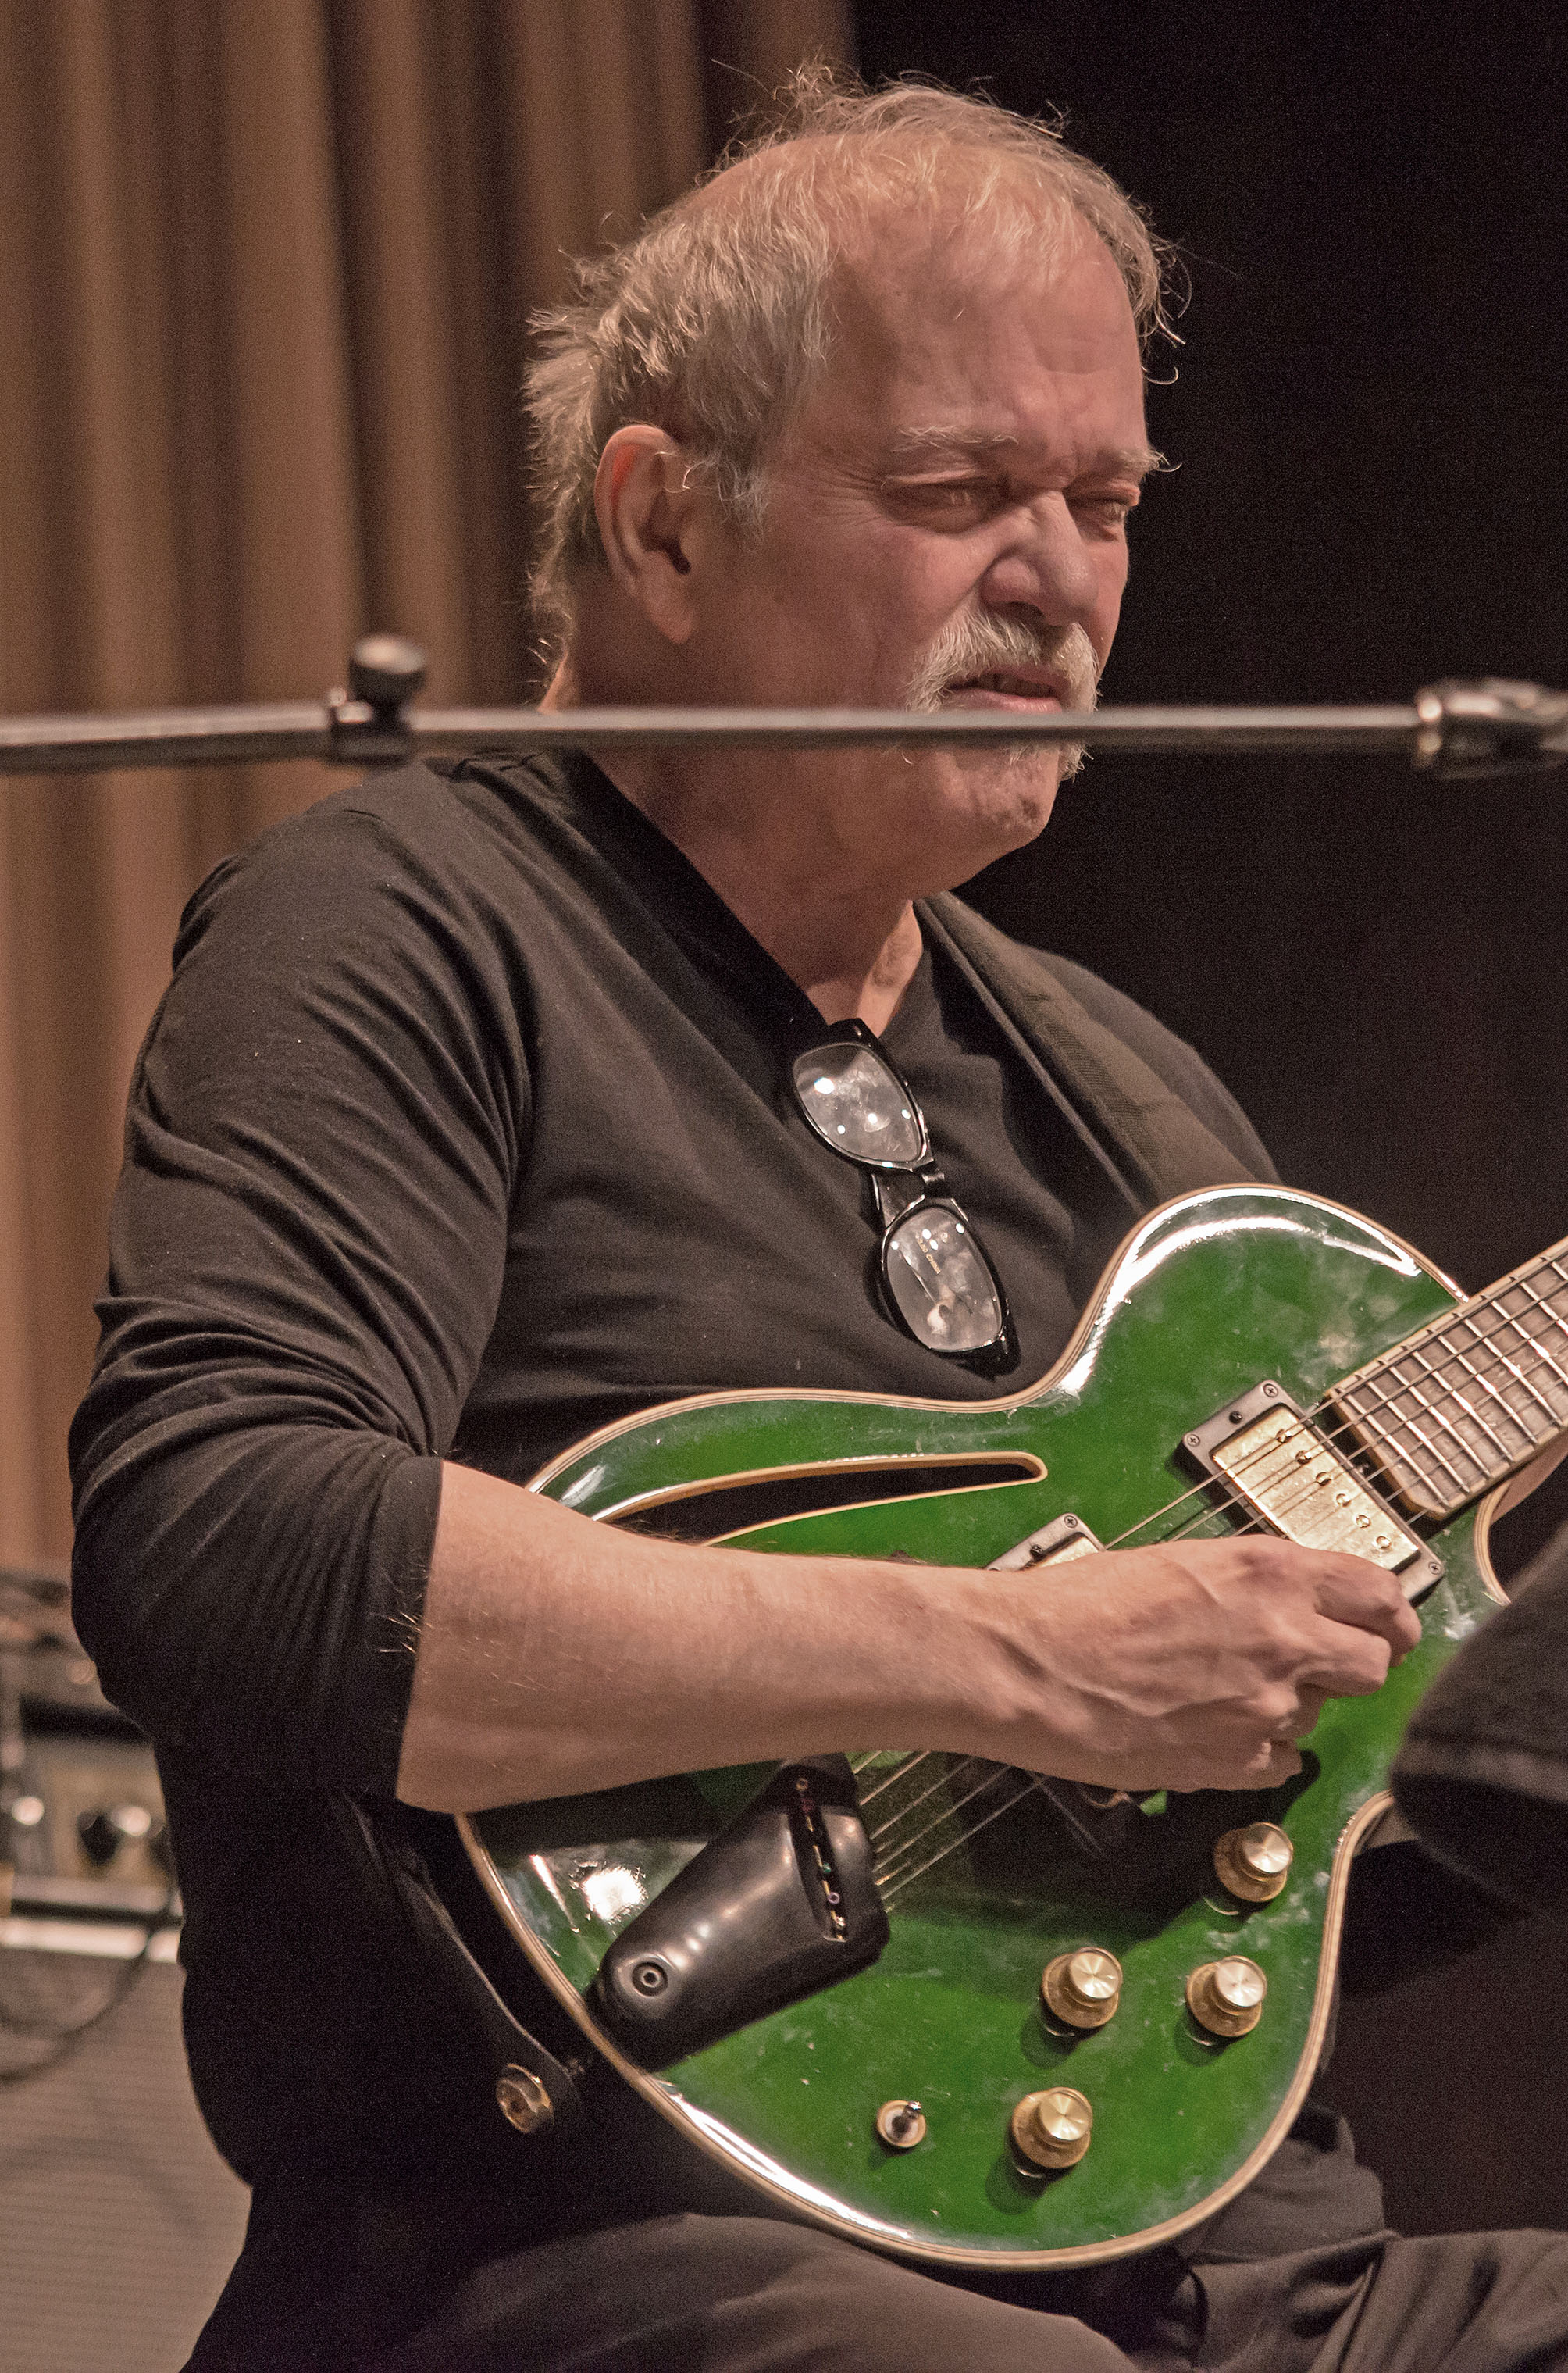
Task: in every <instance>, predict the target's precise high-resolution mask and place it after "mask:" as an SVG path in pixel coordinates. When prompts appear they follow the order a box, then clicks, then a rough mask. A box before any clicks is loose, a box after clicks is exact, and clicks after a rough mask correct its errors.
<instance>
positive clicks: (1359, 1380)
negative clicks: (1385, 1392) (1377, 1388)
mask: <svg viewBox="0 0 1568 2373" xmlns="http://www.w3.org/2000/svg"><path fill="white" fill-rule="evenodd" d="M1543 1264H1545V1265H1549V1266H1551V1268H1554V1269H1559V1271H1560V1273H1561V1270H1560V1264H1559V1261H1558V1259H1557V1257H1555V1256H1552V1255H1543V1256H1542V1260H1541V1261H1540V1262H1536V1263H1532V1265H1531V1272H1530V1273H1532V1274H1533V1272H1534V1270H1535V1269H1537V1268H1539V1267H1541V1266H1542V1265H1543ZM1523 1283H1525V1280H1524V1279H1522V1278H1510V1279H1509V1280H1508V1281H1507V1284H1506V1285H1505V1286H1503V1287H1501V1288H1496V1289H1493V1290H1494V1291H1495V1292H1508V1291H1509V1290H1510V1289H1511V1288H1512V1287H1513V1286H1515V1285H1518V1284H1523ZM1563 1283H1564V1284H1565V1285H1568V1274H1564V1275H1563ZM1536 1298H1537V1300H1538V1301H1539V1298H1540V1297H1539V1295H1538V1296H1537V1297H1536ZM1547 1306H1548V1307H1550V1304H1549V1305H1547ZM1478 1310H1484V1311H1490V1312H1492V1313H1493V1314H1494V1315H1495V1316H1496V1318H1497V1320H1498V1327H1497V1328H1495V1329H1488V1328H1487V1327H1482V1326H1481V1324H1480V1322H1479V1320H1478V1318H1477V1316H1476V1312H1477V1311H1478ZM1553 1315H1554V1316H1555V1315H1558V1314H1556V1313H1553ZM1457 1320H1462V1321H1463V1322H1464V1324H1465V1325H1467V1326H1468V1327H1469V1328H1470V1329H1471V1331H1472V1332H1473V1333H1474V1335H1475V1337H1476V1338H1477V1340H1478V1341H1479V1342H1482V1343H1485V1342H1488V1341H1490V1340H1491V1337H1492V1334H1493V1332H1497V1331H1501V1328H1502V1327H1504V1326H1512V1325H1513V1324H1514V1323H1515V1321H1514V1319H1513V1316H1512V1314H1511V1313H1509V1312H1507V1311H1505V1310H1504V1308H1503V1306H1502V1304H1501V1303H1500V1302H1496V1301H1489V1300H1488V1299H1487V1297H1486V1295H1484V1294H1477V1295H1476V1296H1475V1297H1474V1298H1473V1300H1472V1301H1471V1302H1469V1303H1462V1304H1461V1305H1460V1306H1459V1308H1458V1309H1457V1310H1451V1311H1449V1312H1448V1313H1447V1315H1446V1316H1445V1317H1440V1318H1434V1319H1432V1320H1431V1321H1429V1323H1428V1325H1427V1327H1424V1328H1423V1330H1422V1331H1421V1334H1420V1335H1418V1336H1417V1337H1416V1338H1414V1339H1415V1340H1416V1341H1418V1342H1419V1341H1422V1340H1424V1339H1425V1338H1427V1337H1428V1336H1436V1335H1440V1334H1441V1333H1442V1332H1443V1330H1444V1328H1445V1327H1452V1326H1453V1325H1454V1324H1455V1322H1456V1321H1457ZM1559 1324H1560V1325H1562V1327H1564V1329H1565V1331H1568V1319H1562V1318H1560V1319H1559ZM1410 1350H1411V1342H1409V1341H1407V1342H1404V1343H1396V1344H1395V1345H1394V1346H1393V1347H1392V1349H1391V1350H1388V1351H1383V1352H1380V1353H1379V1354H1378V1356H1377V1358H1376V1360H1372V1361H1369V1362H1367V1364H1366V1366H1365V1369H1363V1370H1362V1371H1361V1372H1360V1374H1353V1377H1350V1378H1345V1379H1343V1380H1342V1382H1343V1383H1350V1382H1352V1381H1354V1383H1355V1384H1356V1385H1358V1386H1359V1385H1363V1384H1368V1385H1369V1384H1372V1383H1374V1382H1375V1381H1376V1377H1377V1376H1378V1375H1379V1374H1381V1373H1383V1372H1384V1371H1386V1370H1389V1369H1392V1368H1393V1367H1394V1365H1395V1364H1396V1362H1399V1361H1400V1360H1402V1359H1403V1358H1405V1356H1406V1355H1407V1353H1408V1352H1409V1351H1410ZM1330 1389H1331V1391H1332V1392H1333V1393H1334V1394H1335V1396H1336V1397H1337V1396H1338V1394H1339V1392H1340V1390H1341V1386H1339V1385H1335V1386H1332V1387H1330Z"/></svg>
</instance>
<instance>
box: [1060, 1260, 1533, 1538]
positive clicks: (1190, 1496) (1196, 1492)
mask: <svg viewBox="0 0 1568 2373" xmlns="http://www.w3.org/2000/svg"><path fill="white" fill-rule="evenodd" d="M1493 1312H1494V1315H1495V1319H1496V1323H1495V1324H1494V1325H1493V1326H1492V1327H1486V1328H1482V1327H1478V1326H1477V1325H1476V1323H1475V1321H1474V1320H1473V1319H1470V1320H1469V1321H1468V1322H1467V1323H1468V1324H1469V1326H1470V1327H1471V1329H1472V1331H1473V1333H1474V1335H1475V1338H1476V1341H1475V1345H1474V1346H1473V1347H1472V1349H1477V1350H1479V1349H1481V1348H1483V1347H1484V1346H1485V1345H1487V1344H1489V1343H1492V1342H1493V1341H1494V1340H1495V1338H1497V1337H1498V1336H1499V1335H1502V1334H1503V1333H1504V1332H1505V1331H1506V1330H1507V1328H1509V1327H1514V1328H1515V1330H1516V1332H1517V1333H1518V1335H1519V1336H1520V1338H1521V1342H1520V1347H1519V1348H1520V1350H1521V1352H1523V1351H1525V1350H1528V1349H1529V1348H1530V1347H1531V1346H1533V1345H1535V1344H1537V1343H1538V1342H1539V1340H1540V1339H1541V1338H1540V1337H1538V1336H1534V1335H1531V1334H1528V1333H1527V1331H1526V1329H1525V1327H1523V1325H1522V1324H1521V1323H1520V1320H1519V1318H1518V1317H1517V1316H1516V1315H1515V1314H1513V1313H1512V1312H1508V1311H1501V1312H1498V1311H1497V1310H1496V1306H1495V1305H1493ZM1553 1315H1554V1314H1553ZM1549 1331H1550V1330H1549V1329H1547V1328H1543V1329H1542V1335H1545V1334H1546V1333H1547V1332H1549ZM1405 1356H1408V1354H1407V1353H1405V1352H1404V1351H1403V1350H1402V1348H1401V1347H1400V1346H1399V1345H1396V1346H1395V1347H1394V1349H1393V1350H1391V1351H1388V1352H1386V1353H1385V1354H1384V1355H1383V1357H1382V1359H1381V1360H1380V1361H1378V1362H1373V1363H1371V1365H1372V1369H1373V1373H1374V1374H1376V1370H1377V1369H1378V1368H1379V1367H1388V1368H1392V1367H1393V1365H1394V1364H1395V1362H1397V1361H1398V1360H1399V1359H1400V1358H1401V1357H1405ZM1446 1356H1447V1359H1448V1361H1449V1362H1451V1363H1452V1364H1454V1365H1455V1366H1459V1367H1462V1366H1463V1365H1464V1364H1465V1362H1463V1361H1462V1360H1461V1359H1460V1357H1459V1355H1458V1354H1457V1353H1455V1352H1451V1351H1450V1352H1448V1353H1447V1355H1446ZM1494 1359H1495V1361H1496V1363H1497V1364H1498V1365H1502V1366H1507V1365H1508V1363H1507V1362H1505V1361H1504V1358H1503V1355H1502V1354H1501V1353H1497V1354H1494ZM1551 1372H1552V1371H1551V1361H1550V1360H1549V1359H1546V1358H1538V1359H1536V1360H1535V1361H1534V1362H1530V1363H1529V1364H1528V1365H1526V1366H1522V1367H1521V1368H1520V1369H1519V1370H1518V1372H1517V1373H1516V1372H1515V1371H1514V1370H1513V1369H1512V1368H1510V1369H1509V1373H1510V1374H1514V1375H1515V1380H1516V1382H1519V1383H1522V1384H1524V1385H1525V1386H1526V1388H1527V1389H1529V1388H1530V1379H1531V1378H1533V1377H1535V1376H1540V1375H1550V1374H1551ZM1341 1381H1342V1382H1345V1381H1348V1380H1346V1379H1342V1380H1341ZM1473 1381H1476V1382H1480V1381H1481V1379H1480V1377H1479V1375H1478V1376H1477V1377H1476V1378H1474V1379H1473ZM1400 1385H1401V1388H1405V1387H1404V1386H1403V1380H1402V1379H1401V1380H1400ZM1338 1389H1339V1387H1338V1386H1336V1387H1334V1388H1333V1389H1332V1390H1330V1392H1327V1393H1325V1394H1323V1395H1322V1396H1321V1397H1320V1398H1319V1399H1318V1400H1317V1401H1315V1402H1313V1403H1312V1405H1311V1406H1310V1407H1309V1408H1308V1409H1305V1410H1303V1412H1302V1416H1303V1418H1304V1420H1306V1421H1307V1422H1308V1423H1310V1424H1314V1425H1317V1422H1318V1420H1319V1419H1320V1418H1321V1417H1322V1416H1323V1415H1324V1414H1325V1413H1326V1412H1327V1411H1328V1410H1329V1409H1331V1408H1332V1407H1333V1406H1334V1399H1333V1393H1334V1391H1336V1390H1338ZM1447 1390H1448V1392H1449V1394H1450V1395H1453V1397H1456V1398H1457V1397H1458V1394H1457V1393H1456V1391H1455V1388H1454V1387H1453V1386H1452V1385H1450V1386H1449V1387H1447ZM1498 1397H1499V1398H1500V1399H1502V1398H1503V1395H1502V1394H1501V1392H1500V1393H1499V1395H1498ZM1461 1406H1462V1404H1461ZM1504 1408H1508V1409H1510V1413H1511V1415H1513V1416H1514V1418H1515V1421H1516V1423H1519V1430H1520V1432H1524V1433H1525V1434H1526V1439H1527V1441H1529V1442H1530V1443H1531V1446H1532V1447H1534V1448H1539V1447H1540V1446H1541V1444H1542V1442H1543V1441H1544V1439H1545V1437H1539V1438H1535V1437H1531V1436H1530V1435H1529V1433H1528V1432H1527V1429H1526V1428H1525V1427H1524V1425H1523V1423H1522V1421H1520V1420H1518V1416H1517V1412H1516V1411H1514V1410H1512V1408H1511V1404H1509V1403H1508V1402H1507V1401H1506V1400H1504ZM1282 1413H1287V1412H1282ZM1288 1414H1294V1412H1288ZM1358 1422H1365V1420H1358V1419H1357V1418H1356V1417H1355V1416H1354V1415H1343V1414H1342V1415H1341V1417H1340V1420H1339V1422H1338V1423H1337V1424H1336V1425H1333V1426H1321V1425H1318V1436H1319V1439H1320V1440H1321V1441H1322V1442H1323V1443H1324V1444H1327V1445H1328V1446H1330V1447H1331V1448H1338V1447H1340V1446H1341V1444H1342V1442H1343V1441H1344V1439H1345V1438H1346V1437H1353V1436H1354V1435H1355V1432H1356V1427H1357V1424H1358ZM1397 1422H1399V1423H1400V1424H1403V1423H1406V1422H1407V1420H1402V1419H1401V1420H1397ZM1361 1446H1362V1447H1363V1448H1365V1449H1366V1450H1367V1451H1368V1452H1369V1453H1370V1454H1371V1455H1373V1456H1374V1457H1376V1444H1369V1443H1366V1442H1365V1441H1363V1443H1362V1444H1361ZM1388 1447H1389V1448H1390V1449H1391V1450H1392V1451H1393V1453H1394V1455H1395V1457H1396V1458H1398V1457H1399V1456H1400V1455H1401V1454H1400V1451H1399V1449H1398V1447H1397V1445H1394V1444H1389V1445H1388ZM1255 1455H1256V1457H1257V1458H1260V1459H1261V1458H1266V1457H1267V1456H1268V1455H1270V1452H1269V1450H1268V1449H1267V1448H1263V1449H1260V1450H1259V1451H1258V1452H1257V1453H1256V1454H1255ZM1403 1455H1404V1456H1405V1459H1406V1463H1407V1464H1408V1465H1416V1464H1417V1462H1416V1461H1415V1460H1414V1459H1412V1458H1411V1456H1410V1455H1409V1454H1408V1453H1406V1454H1403ZM1466 1455H1467V1456H1469V1457H1470V1458H1471V1460H1472V1463H1479V1462H1475V1458H1474V1453H1473V1452H1470V1451H1469V1449H1468V1448H1467V1451H1466ZM1251 1464H1252V1461H1251V1460H1246V1461H1243V1463H1242V1465H1241V1466H1240V1467H1237V1469H1236V1470H1235V1473H1236V1479H1239V1478H1240V1477H1241V1476H1242V1475H1243V1474H1245V1473H1246V1471H1247V1469H1248V1467H1249V1466H1250V1465H1251ZM1417 1471H1418V1472H1419V1467H1417ZM1482 1471H1483V1473H1484V1472H1486V1471H1488V1470H1487V1469H1484V1468H1483V1469H1482ZM1214 1481H1215V1478H1213V1477H1206V1478H1205V1479H1203V1481H1202V1482H1200V1483H1195V1484H1193V1485H1192V1486H1191V1488H1190V1489H1189V1490H1186V1491H1182V1492H1179V1493H1178V1495H1177V1497H1176V1498H1175V1499H1174V1500H1167V1502H1166V1503H1165V1505H1164V1506H1163V1507H1161V1508H1156V1509H1154V1510H1153V1511H1152V1512H1151V1514H1148V1515H1147V1516H1144V1517H1141V1518H1140V1520H1139V1521H1138V1523H1137V1524H1135V1525H1129V1526H1128V1527H1127V1529H1126V1530H1125V1531H1124V1532H1121V1533H1118V1534H1117V1535H1116V1536H1115V1537H1114V1538H1113V1539H1111V1540H1109V1541H1106V1542H1103V1543H1102V1544H1101V1546H1102V1547H1103V1548H1105V1549H1120V1548H1121V1547H1122V1545H1123V1544H1124V1543H1125V1542H1127V1541H1129V1540H1131V1539H1132V1537H1133V1536H1134V1535H1135V1534H1137V1533H1140V1532H1144V1531H1146V1530H1147V1529H1148V1527H1149V1526H1150V1525H1154V1524H1157V1523H1158V1522H1159V1519H1160V1518H1161V1517H1162V1516H1167V1515H1170V1514H1173V1513H1174V1511H1175V1510H1176V1509H1178V1508H1179V1507H1181V1506H1183V1505H1184V1504H1185V1503H1186V1502H1189V1501H1191V1500H1196V1499H1198V1498H1200V1497H1201V1496H1202V1494H1203V1493H1204V1492H1205V1491H1206V1490H1210V1489H1211V1488H1213V1485H1214ZM1485 1488H1486V1486H1485V1485H1484V1483H1483V1484H1482V1486H1481V1489H1482V1490H1485ZM1167 1537H1170V1538H1174V1537H1176V1536H1174V1535H1172V1536H1166V1535H1162V1536H1161V1539H1162V1540H1164V1539H1166V1538H1167Z"/></svg>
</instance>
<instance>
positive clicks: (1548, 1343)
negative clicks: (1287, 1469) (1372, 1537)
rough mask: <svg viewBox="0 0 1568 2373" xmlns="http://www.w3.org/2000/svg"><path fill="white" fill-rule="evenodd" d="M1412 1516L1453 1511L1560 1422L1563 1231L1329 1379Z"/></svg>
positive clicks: (1566, 1260) (1567, 1394) (1566, 1252)
mask: <svg viewBox="0 0 1568 2373" xmlns="http://www.w3.org/2000/svg"><path fill="white" fill-rule="evenodd" d="M1330 1400H1331V1401H1332V1403H1333V1404H1334V1406H1335V1407H1336V1408H1337V1409H1339V1411H1340V1413H1341V1414H1342V1417H1343V1418H1344V1420H1346V1422H1347V1423H1348V1425H1349V1427H1350V1429H1351V1431H1352V1432H1353V1434H1354V1436H1355V1437H1356V1440H1357V1441H1358V1442H1359V1443H1360V1444H1361V1446H1362V1448H1363V1449H1364V1450H1365V1453H1366V1454H1367V1455H1368V1457H1369V1458H1370V1459H1371V1461H1372V1462H1373V1464H1374V1465H1375V1466H1376V1467H1377V1468H1378V1469H1379V1471H1380V1473H1381V1476H1382V1479H1383V1481H1384V1483H1385V1484H1386V1486H1387V1487H1388V1490H1389V1491H1390V1492H1391V1493H1392V1494H1393V1496H1394V1497H1395V1498H1396V1499H1398V1500H1399V1501H1400V1503H1401V1504H1402V1505H1403V1506H1404V1507H1405V1508H1407V1509H1408V1510H1409V1511H1410V1513H1411V1514H1412V1515H1415V1516H1425V1517H1433V1518H1441V1517H1446V1516H1451V1515H1454V1514H1456V1513H1457V1512H1458V1510H1459V1509H1460V1508H1464V1507H1468V1506H1469V1503H1470V1502H1471V1501H1473V1500H1479V1499H1480V1498H1481V1494H1482V1493H1483V1492H1484V1491H1488V1490H1491V1489H1492V1487H1493V1484H1496V1483H1501V1482H1502V1481H1503V1479H1504V1477H1505V1476H1508V1475H1511V1474H1513V1473H1514V1471H1515V1470H1516V1468H1517V1467H1523V1466H1525V1465H1527V1463H1528V1461H1529V1460H1530V1459H1531V1458H1532V1457H1534V1455H1535V1454H1536V1452H1537V1451H1539V1450H1540V1449H1542V1448H1544V1447H1545V1445H1546V1444H1548V1443H1550V1442H1551V1440H1552V1439H1553V1437H1554V1436H1555V1435H1557V1434H1559V1433H1561V1432H1563V1430H1564V1429H1565V1428H1568V1239H1565V1240H1564V1242H1563V1243H1562V1244H1560V1245H1553V1246H1552V1248H1551V1251H1550V1252H1545V1253H1541V1254H1540V1255H1539V1257H1537V1258H1536V1259H1534V1260H1531V1261H1527V1262H1526V1263H1525V1265H1524V1267H1523V1268H1516V1269H1515V1270H1514V1272H1513V1274H1512V1275H1511V1276H1509V1277H1505V1278H1504V1279H1502V1280H1500V1282H1499V1283H1498V1284H1496V1285H1493V1286H1491V1287H1489V1288H1488V1290H1487V1291H1486V1292H1484V1293H1478V1294H1476V1295H1475V1296H1474V1298H1473V1299H1472V1300H1471V1301H1469V1302H1465V1303H1460V1305H1459V1307H1458V1309H1457V1310H1453V1311H1450V1312H1449V1313H1448V1315H1447V1316H1446V1317H1444V1318H1436V1319H1434V1320H1433V1321H1432V1323H1431V1325H1430V1326H1427V1327H1422V1328H1421V1329H1420V1331H1419V1332H1418V1333H1417V1334H1414V1335H1409V1336H1407V1337H1406V1338H1405V1340H1404V1341H1403V1342H1402V1343H1400V1344H1397V1345H1396V1346H1395V1348H1394V1350H1391V1351H1386V1352H1384V1353H1383V1354H1382V1355H1381V1357H1380V1358H1378V1359H1376V1360H1372V1361H1369V1362H1367V1364H1366V1365H1365V1367H1364V1368H1358V1369H1356V1371H1355V1373H1354V1374H1353V1375H1349V1376H1346V1377H1345V1378H1344V1380H1343V1382H1342V1383H1341V1384H1338V1385H1335V1386H1334V1388H1333V1391H1332V1393H1331V1395H1330Z"/></svg>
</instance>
